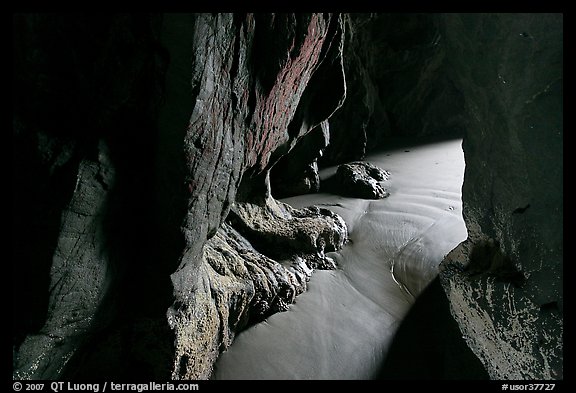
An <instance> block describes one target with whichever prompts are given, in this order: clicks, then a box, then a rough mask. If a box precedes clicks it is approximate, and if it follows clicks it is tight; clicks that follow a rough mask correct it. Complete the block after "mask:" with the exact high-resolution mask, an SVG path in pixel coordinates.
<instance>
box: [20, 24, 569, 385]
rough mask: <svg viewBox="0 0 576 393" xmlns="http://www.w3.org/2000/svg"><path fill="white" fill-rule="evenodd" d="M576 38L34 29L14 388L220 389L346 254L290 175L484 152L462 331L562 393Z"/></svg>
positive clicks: (341, 237) (458, 289) (23, 118)
mask: <svg viewBox="0 0 576 393" xmlns="http://www.w3.org/2000/svg"><path fill="white" fill-rule="evenodd" d="M562 23H563V19H562V16H561V15H548V14H506V15H501V14H488V15H482V14H470V15H460V14H394V15H388V14H362V15H356V14H354V15H332V14H306V15H296V14H278V15H274V14H174V15H171V14H167V15H163V16H160V15H146V14H141V15H115V14H113V15H98V16H90V15H85V14H58V15H56V14H52V15H49V14H25V15H14V17H13V31H14V73H13V80H14V82H13V96H14V111H13V114H14V115H13V175H14V185H13V190H14V198H13V233H15V234H22V235H21V236H20V235H19V236H14V237H13V277H14V284H13V297H14V305H13V310H14V319H13V348H14V359H13V363H14V377H15V378H18V379H20V378H32V379H55V378H62V377H66V378H69V377H70V378H71V377H76V378H95V377H98V376H99V375H110V376H114V377H127V376H128V377H130V376H135V375H140V376H147V377H150V376H153V377H154V378H156V379H166V378H208V377H209V376H210V373H211V368H212V364H213V361H214V360H215V358H216V357H217V356H218V354H219V352H220V351H222V350H224V349H225V348H226V347H227V346H228V345H230V343H231V342H232V340H233V338H234V335H235V334H236V333H237V332H238V331H240V330H241V329H243V328H245V327H246V326H247V325H248V324H250V323H253V322H255V321H258V320H261V319H262V318H265V316H267V315H270V313H273V312H278V311H282V310H284V309H285V308H286V307H287V305H288V304H290V303H291V302H292V301H294V297H295V296H296V295H298V294H299V293H301V292H302V291H304V290H306V281H307V279H308V278H309V276H310V272H311V270H312V268H331V267H333V266H332V263H331V261H330V259H329V258H326V257H325V256H324V251H330V250H334V249H338V248H339V247H341V246H342V245H343V243H344V241H345V238H346V228H345V225H344V224H343V222H342V221H341V219H340V218H339V217H337V216H336V215H333V214H331V213H330V212H329V211H326V210H324V209H308V210H303V211H295V210H294V209H290V208H289V207H287V206H285V205H283V204H281V203H278V202H277V201H275V200H274V198H272V197H271V194H270V183H271V180H270V172H271V170H273V167H274V166H275V165H278V166H279V167H281V166H283V167H284V168H292V169H294V168H296V166H294V165H293V163H299V164H301V165H304V170H308V169H307V168H308V166H309V165H310V164H311V163H312V164H314V163H315V162H317V161H319V162H321V163H324V164H329V163H335V162H342V161H348V160H352V159H357V158H361V157H362V156H363V155H364V154H365V153H366V152H367V151H368V150H370V149H372V148H375V147H377V146H379V144H380V143H381V142H382V140H383V136H386V135H412V136H418V135H429V134H438V133H443V132H447V133H449V134H459V133H461V132H462V131H464V132H465V138H464V144H463V148H464V152H465V157H466V173H465V182H464V185H463V205H464V216H465V220H466V225H467V228H468V231H469V239H468V240H467V241H466V242H464V243H463V244H461V245H460V246H459V247H458V248H457V249H455V250H454V251H453V252H452V253H451V254H449V255H448V256H447V258H446V260H445V261H444V262H443V264H442V269H443V270H442V273H441V279H442V284H443V287H444V289H445V291H446V293H447V296H448V299H449V301H450V304H451V311H452V315H453V316H454V318H455V320H456V321H457V322H458V325H459V327H460V330H461V331H462V334H463V336H464V337H465V338H466V340H467V343H468V345H469V346H470V348H471V349H472V350H473V351H474V353H475V354H476V356H478V358H479V359H480V360H481V361H482V363H483V364H484V366H485V367H486V369H487V370H488V372H489V374H490V376H491V377H492V378H495V379H499V378H505V379H509V378H519V379H523V378H531V379H541V378H562V375H563V371H562V361H563V354H562V345H563V344H562V333H563V319H562V318H563V293H562V259H563V251H562V250H563V248H562V247H563V238H562V236H563V230H562V222H563V199H562V192H563V186H562V176H563V168H562V146H563V141H562V133H563V129H562V127H563V123H562V39H563V38H562ZM345 74H346V84H345V82H344V79H345V78H344V75H345ZM345 97H347V99H346V101H344V98H345ZM342 105H343V106H342ZM340 107H341V109H340V110H339V111H337V109H338V108H340ZM335 111H337V112H335ZM308 137H309V138H308ZM327 141H329V144H328V147H327V148H326V145H327ZM350 141H354V142H355V143H349V142H350ZM312 142H313V143H312ZM356 142H357V143H356ZM325 148H326V150H325V154H324V156H323V158H321V159H320V160H318V154H317V152H319V151H320V150H322V149H325ZM291 152H293V154H290V153H291ZM303 156H305V157H306V160H303V159H302V157H303ZM295 157H298V158H295ZM290 160H292V162H291V161H290ZM304 161H307V162H306V163H304ZM310 170H311V171H312V172H314V171H315V170H316V169H315V168H314V165H312V167H311V169H310ZM279 172H285V171H284V170H280V171H279ZM286 173H287V172H286ZM273 176H274V174H273ZM294 177H296V179H293V180H295V181H300V180H302V179H298V178H297V176H294ZM310 179H312V181H310V182H308V183H303V184H304V187H309V188H310V190H315V189H316V188H315V186H314V180H316V177H315V176H311V177H310ZM274 182H277V183H278V182H279V183H280V185H281V186H282V185H283V186H286V184H282V183H283V179H281V178H276V177H274V178H273V179H272V183H274ZM279 249H281V250H286V252H285V253H278V252H277V250H279Z"/></svg>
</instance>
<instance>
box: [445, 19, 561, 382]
mask: <svg viewBox="0 0 576 393" xmlns="http://www.w3.org/2000/svg"><path fill="white" fill-rule="evenodd" d="M442 18H443V23H442V26H443V32H442V34H443V38H444V39H445V43H446V45H447V49H446V53H447V56H448V59H450V63H451V71H452V74H453V75H454V83H455V86H457V87H458V89H459V90H460V91H461V92H462V94H463V95H464V97H465V105H466V113H467V116H466V117H467V119H468V126H467V131H466V136H465V138H464V143H463V149H464V154H465V157H466V171H465V178H464V185H463V188H462V200H463V205H464V218H465V221H466V226H467V228H468V234H469V236H468V240H467V241H466V242H464V243H462V244H461V245H460V246H459V247H457V248H456V249H455V250H453V251H452V252H451V253H450V254H449V255H448V256H447V257H446V259H445V261H444V262H443V265H442V266H443V271H442V273H441V279H442V284H443V286H444V289H445V291H446V293H447V295H448V298H449V301H450V305H451V309H452V314H453V316H454V317H455V319H456V321H457V322H458V324H459V326H460V329H461V331H462V334H463V336H464V337H465V339H466V341H467V342H468V345H469V346H470V348H471V349H472V350H473V351H474V353H475V354H476V355H477V356H478V358H479V359H480V360H481V361H482V363H483V364H484V367H485V368H486V370H487V371H488V373H489V375H490V377H491V378H492V379H530V380H541V379H561V378H563V289H562V276H563V269H562V263H563V226H562V225H563V224H562V222H563V178H562V176H563V164H562V156H563V151H562V148H563V117H562V113H563V107H562V105H563V103H562V101H563V100H562V92H563V87H562V86H563V84H562V81H563V69H562V59H563V47H562V45H563V34H562V26H563V17H562V15H561V14H487V15H486V14H483V15H444V16H442Z"/></svg>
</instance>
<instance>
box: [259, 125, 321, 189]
mask: <svg viewBox="0 0 576 393" xmlns="http://www.w3.org/2000/svg"><path fill="white" fill-rule="evenodd" d="M329 141H330V128H329V125H328V121H324V122H322V123H321V124H320V126H318V127H316V128H315V129H313V130H312V131H310V132H309V133H308V134H306V135H305V136H304V137H302V138H301V139H300V140H299V141H298V143H297V144H296V146H294V149H292V150H291V151H290V153H289V154H286V155H285V156H284V157H282V158H281V159H280V160H279V161H278V163H277V164H276V165H274V168H273V170H272V171H271V173H270V183H271V187H272V195H273V196H274V197H275V198H286V197H289V196H294V195H303V194H308V193H314V192H318V191H319V190H320V176H319V175H318V159H319V158H320V157H322V154H323V152H324V149H325V148H326V146H328V143H329Z"/></svg>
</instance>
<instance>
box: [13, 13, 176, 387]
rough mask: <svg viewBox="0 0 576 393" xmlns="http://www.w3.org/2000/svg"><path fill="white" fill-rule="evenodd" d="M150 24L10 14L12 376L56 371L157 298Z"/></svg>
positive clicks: (157, 68) (156, 68)
mask: <svg viewBox="0 0 576 393" xmlns="http://www.w3.org/2000/svg"><path fill="white" fill-rule="evenodd" d="M158 21H159V18H158V17H150V16H147V15H140V16H131V15H106V16H104V15H102V16H99V17H90V16H86V15H82V14H77V15H61V14H40V15H35V14H29V15H14V17H13V22H14V25H13V28H14V33H15V34H14V65H15V66H14V90H13V91H14V116H13V119H14V120H13V141H14V145H13V146H14V151H13V164H14V165H13V168H14V169H13V170H14V178H13V179H14V180H13V181H14V192H15V197H14V200H13V201H14V202H13V203H14V206H13V208H14V212H15V214H14V219H13V225H14V227H15V233H20V234H22V236H17V237H15V239H14V245H13V255H14V256H13V258H14V259H13V267H14V268H13V269H14V271H13V274H14V275H15V277H17V279H16V281H15V285H14V287H13V294H14V296H13V298H14V330H13V332H14V333H13V337H14V339H13V345H14V350H15V351H14V353H15V356H14V377H15V378H33V379H54V378H58V376H60V375H61V374H62V373H63V372H65V370H64V369H65V367H68V365H69V364H71V363H73V362H74V357H75V355H76V353H77V352H78V350H79V349H80V348H82V347H83V346H84V345H86V344H87V343H88V342H89V341H90V339H91V338H92V337H93V336H94V335H96V334H98V333H99V332H101V331H102V329H104V328H105V327H106V326H108V325H109V324H111V323H113V321H115V320H116V318H117V316H118V315H120V314H124V315H125V316H126V318H130V317H131V316H134V315H137V314H139V313H140V312H145V311H144V309H147V310H154V309H156V306H157V305H158V303H157V299H158V298H160V297H161V295H160V293H158V292H156V289H157V288H158V283H160V282H161V280H160V281H157V280H155V281H153V282H151V281H149V277H147V269H148V267H149V266H150V263H151V262H152V261H154V257H153V254H154V251H151V250H155V247H154V246H153V245H154V244H155V238H156V237H155V236H154V231H153V228H154V219H153V217H151V216H150V213H149V212H150V209H149V208H148V207H149V206H150V205H151V202H152V201H151V200H152V199H153V197H152V195H153V194H152V193H151V192H150V187H149V175H150V171H149V167H150V164H149V163H150V162H151V161H152V160H149V161H148V160H143V157H153V156H154V153H153V142H154V140H155V138H154V133H155V127H154V123H155V113H156V112H155V108H156V107H157V105H158V102H159V101H158V98H159V89H158V85H157V84H156V83H157V82H158V81H159V80H161V75H162V73H163V60H162V56H161V53H160V52H159V51H158V48H157V47H156V46H155V43H156V38H157V35H156V34H157V30H156V27H157V23H158ZM156 56H158V57H156ZM134 228H152V229H149V230H144V231H135V230H134ZM147 247H150V249H148V248H147ZM134 267H137V269H135V268H134ZM160 270H163V268H160ZM127 272H130V273H129V274H127ZM156 272H158V270H157V271H156ZM166 274H167V273H166ZM119 283H122V285H118V284H119ZM140 285H142V286H145V287H147V292H144V291H142V288H141V287H140ZM152 293H154V295H153V296H152V295H150V294H152ZM112 299H113V300H112ZM136 299H139V301H135V300H136ZM111 300H112V301H111ZM140 301H141V302H140ZM144 304H146V306H144ZM166 307H167V305H165V306H164V310H165V308H166ZM160 308H161V307H160Z"/></svg>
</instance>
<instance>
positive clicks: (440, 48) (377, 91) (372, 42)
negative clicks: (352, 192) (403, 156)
mask: <svg viewBox="0 0 576 393" xmlns="http://www.w3.org/2000/svg"><path fill="white" fill-rule="evenodd" d="M346 23H347V29H346V40H345V43H344V69H345V74H346V79H347V94H346V96H347V99H346V101H345V103H344V105H343V106H342V108H341V109H340V110H339V111H338V112H337V113H336V114H335V115H334V116H333V117H332V118H330V120H329V123H330V133H331V137H330V143H329V145H328V147H327V148H326V151H325V154H324V155H323V156H322V158H321V159H320V160H319V162H320V164H321V165H323V166H324V165H332V164H336V163H338V164H340V163H343V162H346V161H352V160H357V159H362V158H363V157H364V156H365V154H366V153H367V152H369V151H372V150H374V149H377V148H380V147H382V146H383V143H384V140H385V138H386V137H390V136H413V137H422V136H431V135H435V136H439V135H442V136H449V137H454V136H462V135H463V132H464V117H463V114H464V107H463V99H462V93H461V91H460V90H459V89H457V88H456V87H455V85H454V83H453V80H452V77H451V75H450V73H449V71H448V69H447V59H446V45H445V42H444V36H443V34H442V31H441V26H442V23H443V22H442V19H441V15H440V14H421V13H409V14H404V13H393V14H386V13H383V14H374V13H372V14H348V15H347V18H346Z"/></svg>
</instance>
